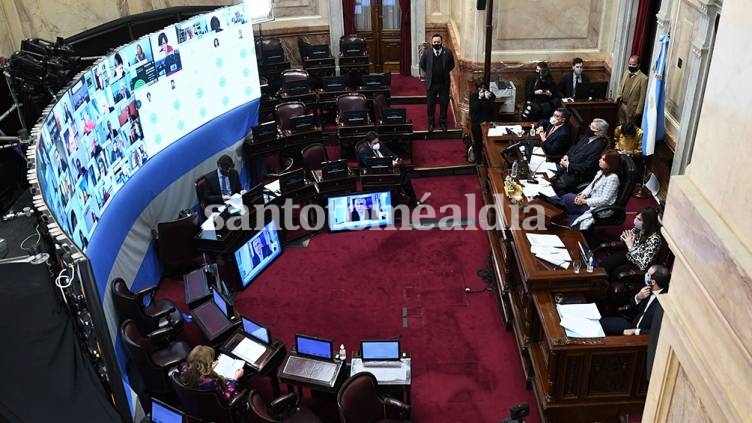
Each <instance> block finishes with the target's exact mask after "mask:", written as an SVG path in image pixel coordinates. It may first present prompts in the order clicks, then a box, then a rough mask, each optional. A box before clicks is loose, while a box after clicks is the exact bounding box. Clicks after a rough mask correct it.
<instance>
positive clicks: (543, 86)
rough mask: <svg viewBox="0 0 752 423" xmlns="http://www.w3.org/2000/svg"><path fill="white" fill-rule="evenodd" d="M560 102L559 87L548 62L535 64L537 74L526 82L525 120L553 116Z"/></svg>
mask: <svg viewBox="0 0 752 423" xmlns="http://www.w3.org/2000/svg"><path fill="white" fill-rule="evenodd" d="M560 103H561V96H560V94H559V88H558V87H557V86H556V83H555V82H554V78H553V77H552V76H551V71H550V70H549V69H548V64H547V63H546V62H538V64H537V65H536V66H535V75H531V76H529V77H528V78H527V81H526V82H525V107H524V109H523V111H522V118H523V120H538V119H545V118H546V117H548V116H551V113H553V111H554V109H556V108H557V107H559V104H560Z"/></svg>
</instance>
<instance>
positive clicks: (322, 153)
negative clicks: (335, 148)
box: [300, 143, 329, 170]
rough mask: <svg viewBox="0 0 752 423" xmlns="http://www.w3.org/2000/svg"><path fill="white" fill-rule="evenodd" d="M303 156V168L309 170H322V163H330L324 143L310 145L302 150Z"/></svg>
mask: <svg viewBox="0 0 752 423" xmlns="http://www.w3.org/2000/svg"><path fill="white" fill-rule="evenodd" d="M300 155H301V156H303V168H304V169H307V170H317V169H321V162H326V161H329V155H328V154H327V152H326V147H324V144H322V143H315V144H309V145H307V146H305V147H303V149H302V150H300Z"/></svg>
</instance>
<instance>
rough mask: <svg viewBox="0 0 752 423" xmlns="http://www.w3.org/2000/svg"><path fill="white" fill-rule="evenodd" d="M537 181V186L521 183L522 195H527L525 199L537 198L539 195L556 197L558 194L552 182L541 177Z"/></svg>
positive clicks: (525, 182) (523, 181) (526, 182)
mask: <svg viewBox="0 0 752 423" xmlns="http://www.w3.org/2000/svg"><path fill="white" fill-rule="evenodd" d="M535 180H536V181H538V183H537V184H531V183H530V182H528V181H525V180H522V181H520V183H521V184H522V193H523V194H525V197H528V198H530V197H535V196H536V195H538V194H543V195H547V196H549V197H554V196H556V192H555V191H554V189H553V187H552V186H551V183H550V182H548V181H547V180H545V179H544V178H541V177H537V178H535Z"/></svg>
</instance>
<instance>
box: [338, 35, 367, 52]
mask: <svg viewBox="0 0 752 423" xmlns="http://www.w3.org/2000/svg"><path fill="white" fill-rule="evenodd" d="M339 54H340V56H365V55H367V54H368V49H367V45H366V40H365V39H364V38H363V37H360V36H358V35H357V34H350V35H343V36H341V37H339Z"/></svg>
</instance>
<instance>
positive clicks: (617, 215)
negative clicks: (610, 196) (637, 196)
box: [592, 154, 640, 227]
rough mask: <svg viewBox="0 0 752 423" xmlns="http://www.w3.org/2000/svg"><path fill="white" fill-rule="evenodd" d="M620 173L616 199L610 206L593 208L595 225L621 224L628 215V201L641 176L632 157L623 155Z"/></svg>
mask: <svg viewBox="0 0 752 423" xmlns="http://www.w3.org/2000/svg"><path fill="white" fill-rule="evenodd" d="M618 175H619V190H618V192H617V195H616V201H615V202H614V204H612V205H610V206H601V207H596V208H595V209H593V210H592V214H593V219H594V221H593V227H597V226H612V225H621V224H623V223H624V219H626V217H627V209H626V206H627V202H628V201H629V199H630V197H631V196H632V191H634V188H635V184H636V183H637V180H638V179H639V177H640V173H639V172H638V170H637V167H636V166H635V163H634V160H632V158H631V157H629V156H627V155H623V154H622V155H621V162H620V165H619V171H618Z"/></svg>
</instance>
